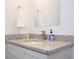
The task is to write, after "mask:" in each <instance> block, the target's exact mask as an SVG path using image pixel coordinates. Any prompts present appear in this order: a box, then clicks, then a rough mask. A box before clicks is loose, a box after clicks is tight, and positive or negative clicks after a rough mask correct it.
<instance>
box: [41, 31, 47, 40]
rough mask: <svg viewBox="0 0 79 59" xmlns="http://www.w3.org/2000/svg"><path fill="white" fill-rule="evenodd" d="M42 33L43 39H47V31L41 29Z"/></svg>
mask: <svg viewBox="0 0 79 59" xmlns="http://www.w3.org/2000/svg"><path fill="white" fill-rule="evenodd" d="M41 32H42V34H41V37H42V40H46V33H45V31H41Z"/></svg>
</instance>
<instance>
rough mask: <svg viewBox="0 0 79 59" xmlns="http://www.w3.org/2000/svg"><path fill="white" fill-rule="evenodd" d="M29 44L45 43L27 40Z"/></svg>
mask: <svg viewBox="0 0 79 59" xmlns="http://www.w3.org/2000/svg"><path fill="white" fill-rule="evenodd" d="M27 44H35V45H36V44H43V42H27Z"/></svg>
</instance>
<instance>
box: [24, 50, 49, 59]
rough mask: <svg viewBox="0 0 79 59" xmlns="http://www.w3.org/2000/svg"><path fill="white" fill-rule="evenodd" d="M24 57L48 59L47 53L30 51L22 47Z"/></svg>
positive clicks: (25, 58)
mask: <svg viewBox="0 0 79 59" xmlns="http://www.w3.org/2000/svg"><path fill="white" fill-rule="evenodd" d="M23 51H24V59H48V55H45V54H42V53H39V52H36V51H32V50H29V49H23Z"/></svg>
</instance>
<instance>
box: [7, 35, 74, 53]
mask: <svg viewBox="0 0 79 59" xmlns="http://www.w3.org/2000/svg"><path fill="white" fill-rule="evenodd" d="M30 35H31V36H30V38H31V40H30V39H29V40H28V38H27V35H26V34H22V35H6V43H9V44H13V45H16V46H20V47H22V48H26V49H30V50H33V51H37V52H40V53H43V54H51V53H54V52H56V51H58V50H61V49H64V48H67V47H72V46H73V39H74V37H73V36H65V35H56V39H55V40H54V41H49V40H41V37H40V36H39V35H36V34H30ZM38 37H39V38H38ZM32 39H35V40H32ZM37 39H38V40H37ZM28 42H31V43H28ZM36 42H37V43H36ZM38 42H40V43H38Z"/></svg>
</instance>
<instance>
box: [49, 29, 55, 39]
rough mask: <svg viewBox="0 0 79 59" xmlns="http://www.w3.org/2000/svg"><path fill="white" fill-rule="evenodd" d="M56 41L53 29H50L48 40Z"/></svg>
mask: <svg viewBox="0 0 79 59" xmlns="http://www.w3.org/2000/svg"><path fill="white" fill-rule="evenodd" d="M54 39H55V35H54V34H53V32H52V29H50V33H49V34H48V40H54Z"/></svg>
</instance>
